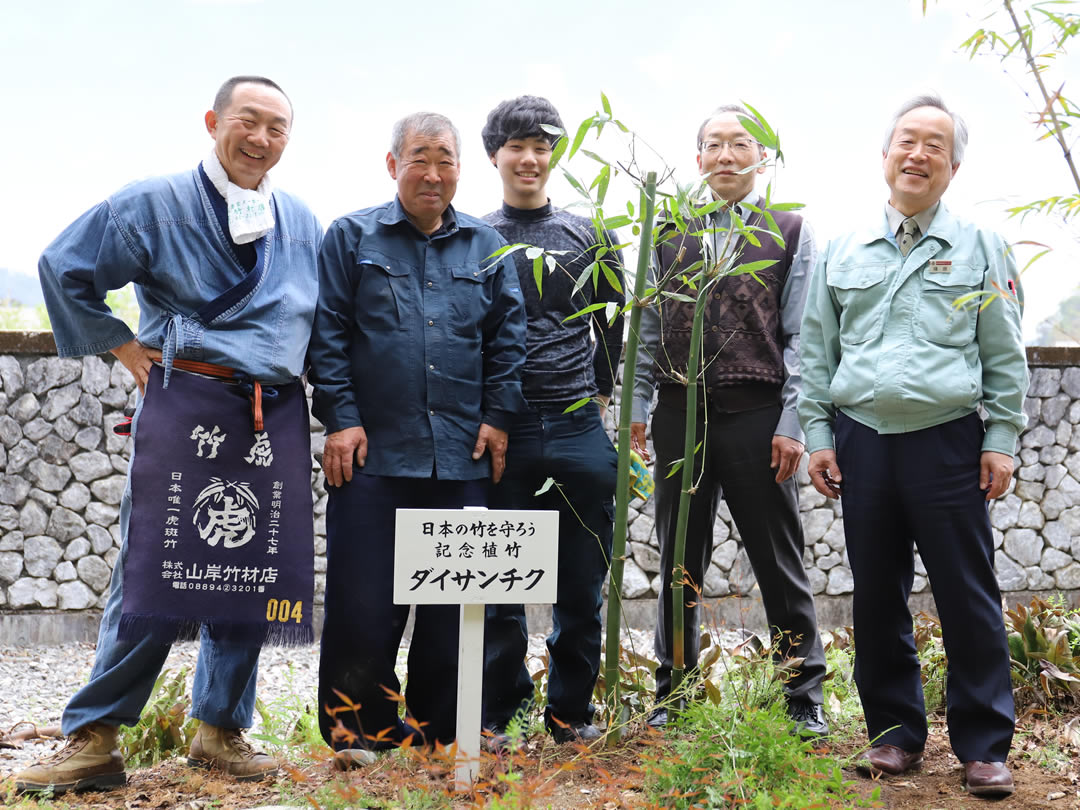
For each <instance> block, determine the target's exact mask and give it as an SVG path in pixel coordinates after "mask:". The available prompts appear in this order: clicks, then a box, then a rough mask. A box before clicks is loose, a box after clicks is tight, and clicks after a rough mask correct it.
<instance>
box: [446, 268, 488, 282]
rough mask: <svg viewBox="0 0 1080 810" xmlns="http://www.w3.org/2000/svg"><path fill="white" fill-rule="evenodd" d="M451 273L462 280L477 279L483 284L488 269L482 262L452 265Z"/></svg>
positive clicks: (476, 280)
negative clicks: (458, 265)
mask: <svg viewBox="0 0 1080 810" xmlns="http://www.w3.org/2000/svg"><path fill="white" fill-rule="evenodd" d="M449 269H450V275H452V276H453V277H454V278H455V279H460V280H462V281H475V282H477V283H478V284H482V283H483V282H484V281H485V279H487V276H488V272H489V271H488V270H487V269H486V268H485V267H483V266H482V265H480V264H466V265H464V266H460V267H451V268H449Z"/></svg>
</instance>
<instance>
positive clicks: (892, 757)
mask: <svg viewBox="0 0 1080 810" xmlns="http://www.w3.org/2000/svg"><path fill="white" fill-rule="evenodd" d="M922 762H923V752H922V751H905V750H904V749H903V748H897V747H896V746H895V745H889V744H888V743H885V744H883V745H875V746H874V747H873V748H871V749H870V750H869V751H867V752H866V754H865V755H864V756H863V758H862V759H860V760H859V761H858V762H856V763H855V770H857V771H858V772H859V773H861V774H865V775H867V776H881V775H882V774H886V773H887V774H889V775H890V776H899V775H900V774H902V773H907V772H908V771H914V770H918V769H919V768H921V767H922Z"/></svg>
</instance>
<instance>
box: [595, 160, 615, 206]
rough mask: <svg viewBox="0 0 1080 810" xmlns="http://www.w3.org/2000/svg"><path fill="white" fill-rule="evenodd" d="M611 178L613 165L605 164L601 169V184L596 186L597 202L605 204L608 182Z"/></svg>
mask: <svg viewBox="0 0 1080 810" xmlns="http://www.w3.org/2000/svg"><path fill="white" fill-rule="evenodd" d="M610 180H611V167H610V166H605V167H604V168H602V169H601V170H600V184H599V185H598V186H597V188H596V204H597V205H603V204H604V197H606V196H607V190H608V182H609V181H610Z"/></svg>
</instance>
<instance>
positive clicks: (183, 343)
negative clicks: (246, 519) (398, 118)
mask: <svg viewBox="0 0 1080 810" xmlns="http://www.w3.org/2000/svg"><path fill="white" fill-rule="evenodd" d="M292 119H293V110H292V104H291V102H290V101H289V99H288V98H287V97H286V95H285V94H284V92H282V90H281V88H280V87H278V85H277V84H275V83H274V82H272V81H270V80H269V79H266V78H264V77H261V76H237V77H234V78H232V79H229V80H228V81H226V82H225V83H224V84H223V85H222V86H221V88H220V89H219V90H218V92H217V96H216V97H215V99H214V106H213V109H212V110H210V111H209V112H207V113H206V115H205V119H204V120H205V124H206V129H207V131H208V132H209V133H210V135H211V137H212V138H213V139H214V148H213V150H212V151H211V152H210V153H209V154H208V155H207V156H206V158H205V159H204V160H203V161H202V163H200V164H199V166H197V167H194V168H193V169H191V170H189V171H186V172H183V173H180V174H176V175H171V176H168V177H155V178H151V179H149V180H144V181H141V182H138V183H133V184H131V185H129V186H126V187H125V188H123V189H121V190H120V191H118V192H116V193H115V194H113V195H112V196H110V197H109V198H108V199H107V200H105V201H104V202H102V203H100V204H99V205H97V206H95V207H94V208H91V209H90V210H89V211H87V212H86V213H85V214H83V215H82V216H81V217H79V219H77V220H76V221H75V222H74V223H72V224H71V225H70V226H69V227H68V228H67V229H66V230H65V231H64V232H63V233H62V234H61V235H60V236H59V237H57V239H56V240H55V241H54V242H53V243H52V244H51V245H49V247H48V248H46V249H45V252H44V253H43V254H42V257H41V262H40V264H39V266H38V270H39V274H40V276H41V286H42V292H43V293H44V295H45V303H46V305H47V306H48V308H49V316H50V318H51V320H52V323H53V335H54V337H55V338H56V347H57V353H58V354H59V355H60V356H62V357H72V356H79V355H86V354H97V353H101V352H106V351H109V352H112V354H114V355H116V357H117V359H118V360H119V361H120V362H121V363H123V364H124V366H125V367H126V368H127V369H128V371H130V372H131V373H132V374H133V375H134V377H135V380H136V382H137V383H138V386H139V392H140V405H139V411H138V413H137V414H136V417H135V422H134V423H133V428H132V435H133V438H135V447H136V448H138V447H139V446H140V443H139V437H138V436H137V434H138V430H137V424H138V421H139V416H140V415H141V414H142V413H143V412H144V410H145V408H144V406H145V403H146V400H145V399H144V398H143V397H142V396H141V395H142V394H143V393H144V389H145V393H147V394H150V395H152V396H153V397H156V398H157V400H159V401H160V400H162V398H163V397H167V396H168V395H169V392H168V391H167V390H165V389H155V390H150V389H149V388H148V386H147V380H148V377H149V375H150V373H151V368H152V363H153V362H155V361H159V360H161V359H162V354H163V352H164V354H165V359H164V363H163V365H165V368H166V374H168V373H169V371H170V370H171V369H172V365H173V363H174V362H175V363H176V364H177V365H178V366H179V365H181V364H182V363H183V362H184V361H200V362H203V363H213V364H216V365H218V366H228V367H230V368H231V369H234V370H235V371H237V372H241V373H243V374H246V375H248V376H249V377H250V378H252V379H254V380H258V381H261V382H262V383H263V384H269V385H275V386H281V385H290V384H291V385H297V386H298V385H299V377H300V375H301V374H302V373H303V371H304V354H305V351H306V348H307V340H308V336H309V334H310V332H311V320H312V317H313V314H314V310H315V299H316V294H317V287H316V285H317V283H318V278H317V270H316V252H317V250H318V246H319V240H320V239H321V237H322V228H321V226H320V225H319V222H318V221H317V220H316V218H315V216H314V215H313V214H312V213H311V211H310V210H309V209H308V207H307V206H306V205H304V204H303V203H302V202H300V201H299V200H297V199H296V198H295V197H292V196H291V195H288V194H285V193H283V192H281V191H277V190H273V189H272V188H271V186H270V182H269V178H268V177H267V173H268V172H269V171H270V169H271V168H273V167H274V166H275V165H276V164H277V162H278V160H279V159H280V158H281V155H282V152H283V151H284V149H285V147H286V145H287V144H288V142H289V132H290V129H291V127H292ZM128 282H134V284H135V292H136V295H137V296H138V299H139V308H140V323H139V334H138V337H137V338H136V337H135V336H134V335H132V333H131V330H130V329H128V327H127V326H126V325H125V324H124V322H123V321H121V320H120V319H119V318H117V317H116V316H115V315H113V314H112V313H111V312H110V311H109V309H108V307H107V306H106V304H105V293H106V291H108V290H112V289H118V288H120V287H123V286H124V285H125V284H127V283H128ZM218 301H225V302H227V303H228V306H227V307H224V308H222V307H219V309H221V310H222V311H220V312H218V313H217V314H216V315H214V316H213V317H210V316H208V315H207V314H206V307H207V305H208V303H209V304H213V303H216V302H218ZM286 302H287V303H286ZM175 373H176V374H180V373H183V372H179V371H178V372H175ZM174 379H175V377H174ZM184 404H185V403H184V402H175V401H174V400H166V401H165V405H164V406H163V407H165V408H167V409H169V410H170V411H174V412H175V413H176V415H177V419H180V418H181V417H183V416H184V414H185V411H184ZM299 418H300V419H303V420H304V421H305V422H306V416H301V417H299ZM305 430H306V428H305ZM144 453H149V455H145V456H144V455H143V454H144ZM138 454H139V456H140V457H141V458H142V459H143V460H145V459H147V458H149V459H153V460H154V461H159V460H160V461H161V463H162V464H165V463H167V461H168V460H167V459H159V458H158V457H156V456H155V455H154V453H153V452H152V448H143V449H141V450H139V451H138ZM224 455H225V448H223V452H222V456H224ZM134 460H135V453H134V452H133V455H132V462H133V463H134ZM220 463H221V462H220V461H219V462H218V464H220ZM290 463H293V464H297V463H307V462H306V459H303V458H301V459H295V458H294V459H292V460H291V462H290ZM132 478H133V476H132V475H131V472H130V470H129V475H128V482H127V486H126V487H125V491H124V495H123V500H122V501H121V503H120V532H121V538H122V545H121V550H120V559H119V560H118V561H117V564H116V567H115V570H114V571H113V576H112V581H111V584H110V587H109V598H108V603H107V604H106V606H105V611H104V613H103V614H102V617H101V629H100V632H99V634H98V640H97V653H96V656H95V660H94V669H93V671H92V672H91V673H90V682H89V683H88V684H87V685H86V686H84V687H83V688H82V689H80V690H79V691H78V692H77V693H76V694H75V695H74V696H73V697H72V698H71V700H70V701H69V702H68V705H67V708H66V709H65V710H64V716H63V723H62V727H63V730H64V733H65V734H68V735H69V741H68V744H67V745H66V746H65V747H64V748H63V749H61V750H60V751H59V752H57V753H56V754H54V755H53V756H52V757H50V758H49V759H47V760H45V761H44V762H41V763H39V764H37V765H34V766H33V767H31V768H28V769H26V770H24V771H22V772H21V773H18V774H16V776H15V784H16V787H17V788H18V789H20V790H27V791H39V790H46V789H50V790H52V791H53V793H62V792H64V791H66V790H70V789H74V790H82V789H87V788H99V789H100V788H110V787H118V786H120V785H123V784H124V783H125V782H126V777H125V774H124V760H123V757H122V756H121V755H120V752H119V751H118V750H117V745H116V740H117V731H118V727H119V726H120V725H127V726H133V725H135V724H136V723H137V722H138V721H139V716H140V714H141V712H142V709H143V706H144V705H145V703H146V701H147V700H148V699H149V697H150V694H151V692H152V691H153V688H154V682H155V680H156V679H157V677H158V674H159V673H160V671H161V667H162V666H163V665H164V663H165V659H166V657H167V656H168V654H169V644H168V643H165V642H163V641H160V640H158V639H155V638H152V637H150V636H148V635H147V636H144V637H141V638H139V639H137V640H131V639H125V638H122V637H121V634H120V632H119V628H120V619H121V613H122V605H123V602H124V590H125V587H126V588H127V589H128V591H129V594H130V592H132V591H137V590H138V588H139V587H140V583H139V582H136V581H133V580H128V581H127V582H125V577H124V567H125V565H126V561H127V560H128V558H129V540H130V541H131V547H132V549H134V550H136V551H135V553H138V549H139V548H140V546H141V547H145V546H146V544H148V543H150V542H152V541H153V540H154V539H155V538H154V537H148V536H146V535H145V534H140V533H138V532H135V533H133V535H132V537H130V538H129V536H128V535H129V525H130V524H131V518H132V513H133V501H132V494H131V493H132ZM135 508H136V510H137V509H138V508H139V505H138V504H137V505H136V507H135ZM258 660H259V645H258V644H254V643H242V642H238V641H235V640H232V639H230V638H229V637H228V636H227V634H223V633H222V632H220V630H219V629H217V628H212V627H211V628H208V627H207V626H206V625H204V626H203V628H202V641H201V646H200V649H199V661H198V664H197V666H196V668H195V680H194V684H193V686H192V701H191V703H192V707H191V712H190V714H191V716H192V717H195V718H198V719H199V720H200V721H201V725H200V726H199V731H198V733H197V735H196V737H195V739H194V740H193V741H192V744H191V751H190V754H189V757H188V763H189V764H191V765H198V766H203V767H206V766H210V765H213V766H215V767H218V768H220V769H222V770H225V771H227V772H228V773H231V774H233V775H234V776H236V777H237V778H239V779H244V780H251V779H260V778H263V777H264V776H267V775H269V774H272V773H274V772H275V771H276V769H277V765H276V762H275V760H274V759H273V758H272V757H270V756H267V755H266V754H262V753H258V752H256V751H254V750H253V749H252V748H251V746H250V745H249V744H248V742H247V741H246V740H245V739H244V738H243V737H242V736H241V734H240V729H241V728H246V727H249V726H250V725H251V722H252V714H253V712H254V709H255V682H256V671H257V667H258Z"/></svg>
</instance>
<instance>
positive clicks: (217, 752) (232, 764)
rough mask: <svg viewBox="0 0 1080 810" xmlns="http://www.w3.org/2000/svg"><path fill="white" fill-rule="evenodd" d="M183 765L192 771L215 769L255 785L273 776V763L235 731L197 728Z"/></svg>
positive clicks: (274, 765) (200, 726)
mask: <svg viewBox="0 0 1080 810" xmlns="http://www.w3.org/2000/svg"><path fill="white" fill-rule="evenodd" d="M187 764H188V765H190V766H192V767H193V768H219V769H220V770H223V771H225V773H228V774H231V775H232V776H235V777H236V778H237V779H238V780H239V781H241V782H257V781H258V780H260V779H264V778H266V777H267V776H274V775H275V774H277V771H278V768H277V760H276V759H274V758H273V757H272V756H269V755H268V754H264V753H263V752H262V751H256V750H255V749H254V748H252V747H251V743H249V742H248V741H247V740H245V739H244V736H243V734H241V733H240V729H238V728H218V727H217V726H212V725H210V724H209V723H202V724H200V725H199V730H198V731H197V732H195V739H194V740H192V741H191V750H190V751H188V759H187Z"/></svg>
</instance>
